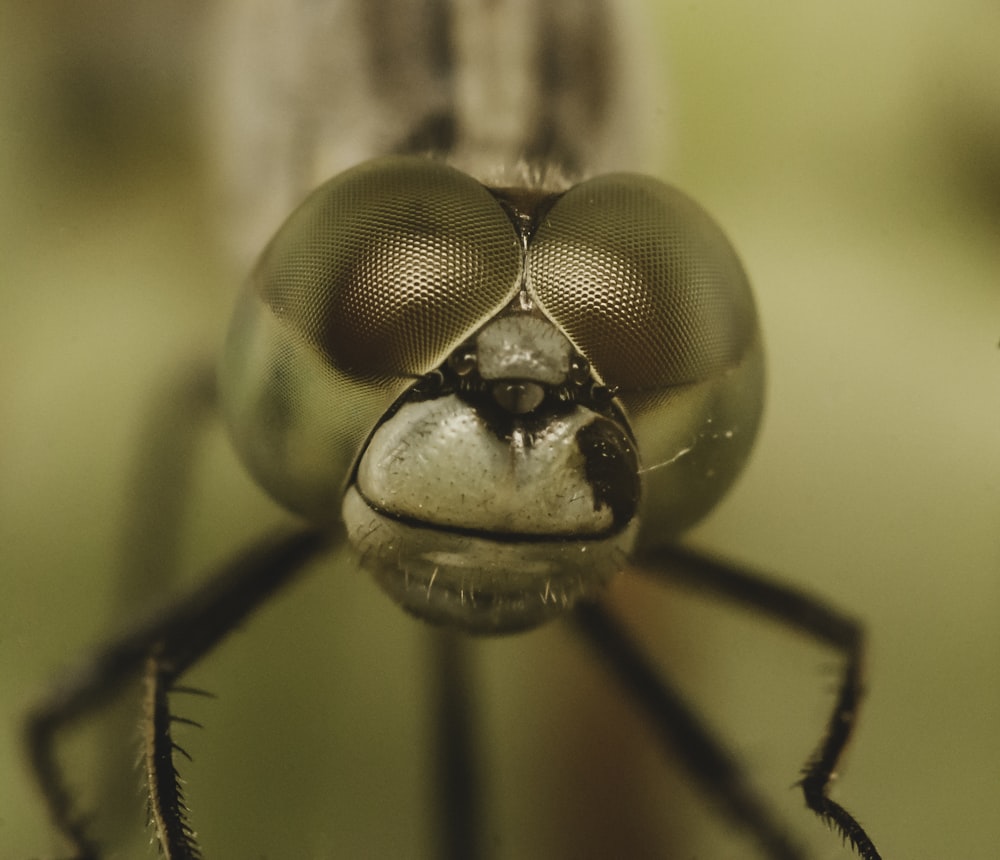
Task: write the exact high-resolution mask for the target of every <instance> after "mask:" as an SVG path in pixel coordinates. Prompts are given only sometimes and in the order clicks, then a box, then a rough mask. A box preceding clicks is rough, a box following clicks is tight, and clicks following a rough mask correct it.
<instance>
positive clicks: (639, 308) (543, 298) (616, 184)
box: [528, 174, 757, 392]
mask: <svg viewBox="0 0 1000 860" xmlns="http://www.w3.org/2000/svg"><path fill="white" fill-rule="evenodd" d="M528 271H529V282H530V286H531V290H532V292H533V294H534V295H535V296H537V298H538V301H539V304H540V305H541V306H542V308H543V309H544V310H545V311H546V313H548V315H549V316H550V317H551V318H552V319H553V320H554V321H555V322H556V323H557V325H559V326H560V327H561V328H562V329H563V330H564V331H565V332H566V334H567V335H568V336H569V338H570V340H571V341H572V342H573V344H574V345H575V346H576V347H577V349H579V350H580V352H581V353H583V355H584V356H585V357H586V358H587V359H588V360H589V361H590V363H591V364H592V366H593V367H594V368H595V370H596V371H597V373H598V374H599V375H600V376H601V378H602V379H603V381H604V382H605V383H606V384H607V385H608V386H610V387H611V388H612V389H615V390H618V391H621V392H628V391H648V390H658V389H663V388H665V387H668V386H676V385H683V384H686V383H691V382H698V381H699V380H702V379H705V378H706V377H709V376H711V375H713V374H715V373H718V372H720V371H723V370H725V369H726V368H729V367H732V366H734V365H735V364H737V363H738V362H739V361H740V360H741V359H742V357H743V355H744V354H745V353H746V351H747V348H748V346H749V344H750V342H751V340H752V339H753V337H754V333H755V331H756V325H757V321H756V314H755V312H754V305H753V298H752V296H751V293H750V286H749V284H748V283H747V279H746V275H745V274H744V273H743V268H742V266H741V265H740V262H739V260H738V259H737V257H736V253H735V252H734V251H733V248H732V246H731V245H730V244H729V241H728V240H727V239H726V237H725V235H724V234H723V233H722V231H721V230H720V229H719V227H718V225H717V224H716V223H715V222H714V221H713V220H712V219H711V218H710V217H709V215H708V214H707V213H706V212H705V211H704V210H703V209H702V208H701V207H700V206H698V204H697V203H695V202H694V201H693V200H691V199H690V198H689V197H687V196H685V195H684V194H682V193H681V192H679V191H677V190H676V189H674V188H671V187H669V186H667V185H664V184H663V183H661V182H658V181H656V180H654V179H649V178H648V177H644V176H637V175H632V174H611V175H607V176H600V177H597V178H596V179H592V180H590V181H588V182H583V183H581V184H580V185H577V186H575V187H573V188H571V189H570V190H569V191H567V192H566V194H565V195H563V196H562V197H561V198H560V199H559V200H558V201H556V203H555V204H554V205H553V206H552V208H551V209H550V210H549V211H548V213H547V214H546V215H545V216H544V217H543V218H542V221H541V223H540V224H539V226H538V229H537V232H536V233H535V235H534V237H533V238H532V242H531V247H530V250H529V268H528Z"/></svg>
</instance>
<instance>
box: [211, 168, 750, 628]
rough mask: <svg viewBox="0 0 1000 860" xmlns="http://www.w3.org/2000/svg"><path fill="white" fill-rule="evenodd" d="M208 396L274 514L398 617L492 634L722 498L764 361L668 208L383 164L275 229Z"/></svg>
mask: <svg viewBox="0 0 1000 860" xmlns="http://www.w3.org/2000/svg"><path fill="white" fill-rule="evenodd" d="M220 380H221V388H222V392H223V402H224V408H225V412H226V416H227V420H228V422H229V426H230V430H231V434H232V437H233V439H234V442H235V444H236V447H237V449H238V451H239V453H240V455H241V457H242V458H243V460H244V462H245V463H246V464H247V466H248V467H249V468H250V470H251V472H252V473H253V474H254V476H255V477H256V479H257V480H258V481H259V482H260V483H261V485H262V486H263V487H264V488H265V489H266V490H267V491H268V492H270V493H271V494H272V495H273V496H274V497H275V498H276V499H277V500H278V501H279V502H281V503H282V504H284V505H285V506H287V507H288V508H290V509H292V510H294V511H296V512H298V513H300V514H302V515H303V516H305V517H307V518H308V519H310V520H313V521H315V522H318V523H331V524H332V523H335V522H337V521H339V520H342V521H343V522H344V524H345V526H346V529H347V534H348V537H349V539H350V541H351V543H352V544H353V545H354V547H355V548H356V550H357V552H358V554H359V557H360V559H361V560H362V563H363V564H364V565H365V566H366V567H368V568H369V569H370V570H371V571H372V572H373V573H374V575H375V577H376V579H377V581H378V582H379V583H380V585H381V586H382V587H383V588H384V589H385V590H386V591H387V592H388V593H389V594H391V595H392V597H393V598H394V599H395V600H397V601H398V602H400V603H401V604H402V605H403V606H404V607H405V608H406V609H407V610H409V611H410V612H412V613H414V614H416V615H419V616H421V617H423V618H427V619H429V620H432V621H437V622H443V623H449V624H454V625H458V626H460V627H464V628H466V629H468V630H471V631H474V632H482V633H491V632H504V631H509V630H517V629H523V628H528V627H532V626H535V625H537V624H539V623H541V622H542V621H544V620H546V619H548V618H550V617H553V616H554V615H556V614H558V613H559V612H561V611H563V610H565V609H566V608H567V607H569V606H571V605H572V604H573V602H574V601H576V600H577V599H579V598H583V597H587V596H592V595H594V594H595V593H596V592H598V591H599V590H600V588H601V587H602V586H603V585H604V584H605V583H606V582H607V581H608V580H609V579H610V578H611V577H612V576H613V575H614V574H615V573H617V572H618V571H620V570H622V569H623V568H624V567H625V566H626V562H627V558H628V556H629V554H630V553H631V552H632V550H633V549H634V548H635V547H636V546H637V545H638V544H649V543H654V542H663V541H668V540H670V539H672V538H673V537H674V536H676V535H677V534H678V533H680V532H681V531H683V530H684V529H685V528H687V527H688V526H689V525H691V524H692V523H693V522H695V521H696V520H698V519H699V518H700V517H702V516H703V515H704V514H705V513H706V512H707V511H708V510H709V509H710V508H711V507H712V506H713V505H714V504H715V503H716V502H717V501H718V500H719V499H720V498H721V497H722V495H723V494H724V493H725V492H726V490H727V489H728V487H729V486H730V485H731V483H732V482H733V480H734V479H735V477H736V475H737V474H738V472H739V471H740V469H741V468H742V466H743V463H744V462H745V460H746V458H747V455H748V453H749V450H750V447H751V445H752V442H753V438H754V435H755V432H756V428H757V424H758V422H759V418H760V411H761V403H762V391H763V358H762V349H761V343H760V334H759V330H758V325H757V316H756V311H755V309H754V304H753V298H752V295H751V292H750V288H749V285H748V283H747V279H746V276H745V274H744V272H743V269H742V267H741V265H740V263H739V260H738V259H737V257H736V254H735V252H734V251H733V249H732V247H731V246H730V244H729V242H728V241H727V240H726V238H725V236H724V235H723V233H722V232H721V230H720V229H719V227H718V226H717V225H716V224H715V223H714V222H713V221H712V219H711V218H710V217H709V216H708V215H707V214H706V213H705V212H704V211H703V210H702V209H701V208H700V207H699V206H697V204H695V203H694V202H693V201H691V200H690V199H689V198H687V197H685V196H684V195H683V194H681V193H680V192H678V191H676V190H675V189H672V188H670V187H668V186H666V185H663V184H662V183H660V182H658V181H656V180H653V179H649V178H645V177H640V176H635V175H631V174H613V175H608V176H602V177H597V178H595V179H591V180H588V181H585V182H582V183H580V184H579V185H576V186H573V187H572V188H570V189H569V190H567V191H563V192H557V193H553V192H546V191H543V190H532V189H519V190H504V189H488V188H486V187H485V186H483V185H481V184H480V183H479V182H477V181H476V180H474V179H472V178H471V177H469V176H467V175H465V174H463V173H460V172H459V171H457V170H455V169H453V168H451V167H448V166H446V165H444V164H442V163H439V162H435V161H431V160H427V159H418V158H409V157H406V158H404V157H398V158H387V159H379V160H376V161H372V162H367V163H365V164H362V165H360V166H359V167H357V168H354V169H353V170H349V171H347V172H346V173H344V174H341V175H340V176H338V177H336V178H334V179H333V180H331V181H330V182H328V183H326V184H325V185H323V186H322V187H321V188H319V189H318V190H317V191H315V192H314V193H313V194H312V195H311V196H310V197H309V198H308V199H307V200H306V201H305V203H304V204H303V205H302V206H301V207H300V208H299V209H298V210H297V211H296V212H295V213H294V214H293V215H292V216H291V217H290V218H289V219H288V221H287V222H286V223H285V225H284V226H283V227H282V229H281V230H280V231H279V233H278V234H277V236H276V237H275V238H274V240H273V241H272V242H271V244H270V245H269V246H268V248H267V249H266V250H265V252H264V254H263V256H262V258H261V260H260V262H259V264H258V266H257V268H256V270H255V272H254V274H253V276H252V277H251V279H250V281H249V283H248V285H247V287H246V288H245V290H244V292H243V294H242V297H241V298H240V301H239V304H238V306H237V309H236V313H235V316H234V319H233V322H232V325H231V328H230V332H229V337H228V339H227V343H226V349H225V353H224V356H223V361H222V366H221V371H220Z"/></svg>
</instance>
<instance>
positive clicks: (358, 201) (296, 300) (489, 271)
mask: <svg viewBox="0 0 1000 860" xmlns="http://www.w3.org/2000/svg"><path fill="white" fill-rule="evenodd" d="M521 268H522V251H521V248H520V246H519V242H518V238H517V235H516V232H515V230H514V227H513V224H512V223H511V221H510V219H509V218H508V217H507V215H506V214H505V213H504V212H503V210H502V209H501V208H500V206H499V204H498V203H497V202H496V200H495V199H494V198H493V197H492V195H491V194H490V193H489V192H488V191H487V190H486V189H485V188H484V187H483V186H482V185H480V184H479V183H478V182H476V181H475V180H474V179H472V178H471V177H469V176H466V175H465V174H463V173H460V172H459V171H457V170H454V169H453V168H450V167H447V166H446V165H444V164H441V163H438V162H434V161H429V160H427V159H418V158H387V159H379V160H376V161H372V162H368V163H366V164H363V165H361V166H360V167H358V168H355V169H353V170H350V171H347V172H346V173H343V174H341V175H340V176H338V177H336V178H335V179H333V180H332V181H330V182H328V183H326V184H325V185H323V186H322V187H321V188H319V189H318V190H317V191H316V192H314V193H313V194H312V195H311V196H310V197H309V198H308V199H307V200H306V202H305V203H303V204H302V206H301V207H300V208H299V209H298V210H297V211H296V212H295V213H294V214H293V215H292V216H291V218H289V220H288V221H287V222H286V223H285V225H284V226H283V227H282V229H281V231H280V232H279V233H278V235H277V236H276V237H275V239H274V240H273V241H272V242H271V244H270V245H269V246H268V248H267V250H266V251H265V253H264V255H263V257H262V259H261V261H260V263H259V265H258V267H257V270H256V272H255V275H254V285H255V288H256V290H257V292H258V294H259V296H260V298H261V300H262V301H263V302H264V304H265V305H266V306H268V307H269V308H270V310H271V312H272V313H273V314H274V316H276V317H277V318H279V319H280V320H283V321H284V322H285V323H286V324H287V325H288V326H289V328H290V331H291V333H292V336H295V337H299V338H301V339H303V340H305V341H306V342H308V343H310V344H311V345H312V346H313V347H314V348H315V349H317V350H318V351H319V352H320V353H321V354H322V355H323V356H324V357H325V359H326V360H327V361H328V363H329V365H330V366H331V367H332V368H334V369H336V370H337V371H339V372H340V373H343V374H346V375H348V376H350V377H353V378H359V379H385V378H389V377H400V376H419V375H421V374H424V373H427V372H428V371H430V370H431V369H432V368H434V367H436V366H438V365H439V364H441V362H443V361H444V360H445V358H446V357H447V356H448V354H449V353H450V352H451V351H452V350H453V349H454V348H455V347H456V346H457V345H459V344H460V343H461V342H462V341H463V340H464V339H465V338H466V337H468V335H469V334H470V333H471V332H472V331H474V330H475V329H476V328H477V327H478V326H480V325H482V324H483V323H484V322H485V321H486V320H488V319H489V318H490V317H491V316H493V315H494V314H495V313H496V312H497V311H498V310H500V309H501V308H502V307H504V306H505V305H506V304H507V303H508V302H509V301H510V299H511V298H512V296H513V295H514V294H515V293H516V291H517V287H518V282H519V279H520V275H521Z"/></svg>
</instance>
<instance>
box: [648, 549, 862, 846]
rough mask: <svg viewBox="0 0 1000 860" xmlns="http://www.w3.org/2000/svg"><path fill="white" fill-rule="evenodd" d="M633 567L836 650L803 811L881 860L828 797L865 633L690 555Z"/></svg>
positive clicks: (846, 734)
mask: <svg viewBox="0 0 1000 860" xmlns="http://www.w3.org/2000/svg"><path fill="white" fill-rule="evenodd" d="M635 561H636V564H637V565H638V567H639V569H640V571H641V572H643V573H646V574H648V575H650V576H653V577H656V578H658V579H667V580H673V581H677V582H681V583H683V584H684V585H685V586H687V587H690V588H693V589H697V590H700V591H705V592H711V593H713V594H715V595H717V596H719V597H722V598H724V599H726V600H729V601H730V602H732V603H734V604H737V605H739V606H742V607H744V608H748V609H753V610H756V611H758V612H760V613H762V614H764V615H767V616H770V617H771V618H773V619H774V620H776V621H778V622H780V623H782V624H784V625H785V626H787V627H790V628H792V629H794V630H797V631H799V632H800V633H803V634H805V635H807V636H809V637H811V638H813V639H815V640H817V641H819V642H821V643H823V644H825V645H828V646H830V647H833V648H835V649H836V650H837V651H838V652H839V653H840V654H842V655H843V656H844V658H845V660H846V665H845V668H844V675H843V678H842V679H841V682H840V687H839V690H838V693H837V700H836V703H835V704H834V708H833V712H832V714H831V715H830V720H829V722H828V724H827V728H826V733H825V735H824V737H823V740H822V741H821V743H820V745H819V747H818V749H817V751H816V753H815V755H813V757H812V758H810V759H809V761H808V762H807V763H806V765H805V767H804V768H803V770H802V779H801V780H800V781H799V785H801V787H802V791H803V794H804V795H805V800H806V804H807V805H808V807H809V808H810V809H811V810H813V811H814V812H815V813H816V814H817V815H818V816H819V817H820V818H821V819H822V820H823V821H825V822H826V823H827V824H829V825H830V826H831V827H832V828H833V829H834V830H836V831H837V832H838V833H840V835H841V836H842V837H843V838H844V839H845V841H847V842H848V843H849V844H850V845H851V847H852V848H854V850H855V851H856V852H857V853H858V855H859V856H860V857H862V858H863V860H881V855H880V854H879V852H878V850H877V849H876V848H875V845H874V843H873V842H872V840H871V838H870V837H869V836H868V834H867V833H866V832H865V830H864V828H863V827H862V826H861V825H860V824H859V823H858V822H857V820H856V819H855V818H854V817H853V816H852V815H851V814H850V813H849V812H848V811H847V810H846V809H844V807H842V806H841V805H840V804H838V803H837V802H836V801H834V800H831V799H830V797H829V796H828V792H829V789H830V783H831V781H832V779H833V776H834V774H835V772H836V769H837V763H838V762H839V760H840V757H841V755H842V754H843V752H844V749H845V747H846V746H847V743H848V741H849V740H850V737H851V732H852V731H853V729H854V725H855V722H856V720H857V713H858V706H859V703H860V699H861V695H862V692H863V681H862V665H863V657H864V631H863V630H862V628H861V625H860V624H859V623H858V622H857V621H856V620H855V619H853V618H850V617H848V616H846V615H843V614H841V613H840V612H838V611H836V610H835V609H833V608H831V607H830V606H827V605H826V604H824V603H823V602H822V601H820V600H819V599H818V598H815V597H813V596H811V595H809V594H806V593H804V592H801V591H799V590H797V589H795V588H792V587H790V586H787V585H782V584H780V583H777V582H773V581H771V580H769V579H768V578H767V577H765V576H763V575H761V574H758V573H755V572H752V571H745V570H739V569H737V568H734V567H731V566H729V565H726V564H724V563H722V562H719V561H717V560H714V559H711V558H708V557H706V556H703V555H700V554H698V553H695V552H692V551H690V550H686V549H681V548H679V547H659V548H656V549H653V550H649V551H646V552H644V553H643V554H641V555H640V556H639V557H638V558H637V559H636V560H635ZM776 856H777V855H776Z"/></svg>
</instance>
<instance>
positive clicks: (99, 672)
mask: <svg viewBox="0 0 1000 860" xmlns="http://www.w3.org/2000/svg"><path fill="white" fill-rule="evenodd" d="M339 540H340V535H339V534H338V535H330V534H326V533H324V532H320V531H316V530H303V531H298V532H294V533H292V534H288V533H285V534H283V535H280V536H272V537H270V538H268V539H265V540H262V541H259V542H258V543H256V544H254V545H252V546H251V547H250V548H248V549H246V550H244V551H242V552H240V553H238V554H236V555H235V556H234V557H233V558H232V559H231V560H230V562H229V563H228V564H226V565H225V566H224V567H223V568H222V569H221V570H219V571H218V572H217V573H216V574H215V575H214V576H213V577H211V578H210V579H208V580H207V581H206V582H205V584H204V585H202V586H201V587H200V588H199V589H198V590H197V591H195V592H193V593H192V594H190V595H188V596H186V597H184V598H183V599H181V600H179V601H178V602H177V603H175V604H173V605H172V606H169V607H167V608H166V609H165V610H164V611H163V612H161V613H159V614H157V615H155V616H154V617H152V618H150V619H149V620H148V621H147V622H146V623H145V624H143V625H140V626H139V627H137V628H136V629H135V630H133V631H132V632H131V633H128V634H126V635H124V636H122V637H120V638H119V639H117V640H116V641H114V642H112V643H110V644H108V645H106V646H105V647H104V648H102V649H101V650H100V651H99V652H98V653H97V654H96V655H95V656H94V657H92V658H91V659H90V660H88V661H86V662H84V663H83V664H82V665H80V666H79V667H77V669H76V670H75V671H72V672H69V673H67V674H66V675H65V676H64V678H63V680H62V682H61V683H60V684H58V685H57V686H56V687H55V688H54V690H53V691H52V693H50V694H49V696H47V697H46V698H45V699H44V700H42V701H41V702H40V703H39V704H38V705H37V706H36V707H35V708H34V709H32V711H31V713H30V714H29V715H28V717H27V720H26V723H25V739H26V746H27V749H28V755H29V757H30V761H31V765H32V768H33V770H34V773H35V778H36V779H37V780H38V784H39V787H40V788H41V791H42V796H43V798H44V799H45V802H46V804H47V806H48V809H49V814H50V817H51V818H52V821H53V823H54V824H55V826H56V828H57V829H58V830H59V832H60V833H61V834H62V835H63V836H64V837H65V838H66V840H67V842H68V843H69V845H70V847H71V849H72V851H73V854H72V855H71V856H72V857H73V858H74V860H97V858H98V857H99V851H98V847H97V845H96V844H95V843H94V841H93V840H92V839H91V838H90V837H89V835H88V832H87V822H86V819H85V818H84V817H83V816H81V815H80V814H79V812H78V811H77V810H76V809H75V807H74V804H73V800H72V797H71V794H70V792H69V790H68V789H67V787H66V785H65V782H64V780H63V774H62V771H61V769H60V768H59V765H58V762H57V760H56V754H55V741H56V737H57V735H58V732H59V730H60V729H61V728H62V727H63V726H65V725H67V724H69V723H71V722H72V721H73V720H74V719H75V718H77V717H80V716H82V715H84V714H86V713H88V712H90V711H93V710H95V709H96V708H98V707H99V706H100V705H102V704H104V703H105V702H107V701H108V700H109V699H110V698H112V697H113V696H114V694H115V693H116V692H118V690H120V689H121V687H122V686H123V685H124V684H125V683H126V682H128V681H129V680H130V679H131V678H133V677H135V675H136V674H138V672H139V671H140V670H141V669H142V667H143V666H144V665H147V661H149V668H148V671H149V674H148V676H147V681H150V680H152V685H151V687H150V688H149V690H150V692H149V701H150V703H151V705H152V707H151V709H150V713H149V714H148V716H149V718H150V720H151V721H152V727H151V728H149V729H148V730H147V735H148V737H150V738H152V747H151V748H152V749H153V752H154V760H153V761H152V762H151V763H149V764H148V766H147V773H148V774H149V776H150V779H151V780H153V781H155V783H156V784H155V785H151V799H152V800H155V802H156V803H157V804H158V807H157V808H155V809H153V810H152V813H153V819H154V821H156V822H157V823H158V827H159V832H158V836H159V838H160V840H161V844H162V846H163V852H164V855H165V856H166V857H168V858H191V857H196V856H197V854H196V853H192V852H196V850H197V849H196V846H195V845H194V843H193V840H191V838H190V833H189V831H188V829H187V825H186V823H185V821H183V820H181V819H182V816H181V812H180V810H182V809H183V805H182V803H179V804H178V805H176V806H174V807H173V808H171V807H170V806H169V804H168V803H166V802H165V799H166V797H167V795H165V794H164V793H163V791H162V786H163V784H164V782H163V781H164V779H165V778H166V777H165V773H166V772H165V771H164V767H165V766H166V762H167V760H169V761H170V778H171V779H173V778H174V773H173V763H172V758H171V756H170V752H172V742H171V741H170V731H169V726H170V712H169V708H168V707H167V704H166V695H167V693H168V692H169V691H170V689H171V687H172V686H173V684H174V682H175V681H176V679H178V678H179V677H180V676H181V675H182V674H183V673H184V672H185V671H186V670H187V669H188V668H189V667H190V666H191V665H192V664H194V663H196V662H197V661H198V660H199V659H201V657H203V656H204V655H205V654H207V653H208V652H209V651H210V650H211V649H212V648H213V647H214V646H215V645H217V644H218V643H219V641H220V640H221V639H222V638H223V637H224V636H226V634H228V633H229V632H231V631H232V630H233V629H234V628H235V627H236V626H238V625H239V624H240V623H241V622H242V621H243V620H244V619H245V618H246V617H247V616H248V615H249V614H250V613H251V612H253V610H255V609H256V608H257V607H258V606H260V605H261V604H262V603H264V602H265V601H266V600H267V599H268V598H269V597H271V596H273V595H274V593H275V592H276V591H277V590H278V589H280V588H282V587H284V586H286V585H287V584H288V583H289V582H291V580H293V579H294V578H295V576H296V575H297V574H298V573H300V572H301V571H302V570H303V569H304V567H305V566H306V564H307V563H308V562H309V561H311V560H312V559H313V558H315V557H316V556H317V555H318V554H319V553H321V552H324V551H326V550H328V549H331V548H332V547H333V546H334V545H335V544H336V543H337V542H338V541H339ZM164 744H170V752H168V753H167V754H166V757H165V756H164V750H165V749H167V747H165V746H164ZM174 786H175V788H176V782H174ZM168 794H169V793H168ZM156 798H161V799H160V800H156ZM179 800H180V799H179V798H178V801H179ZM161 821H162V822H163V824H162V825H160V822H161ZM178 834H180V835H178ZM185 834H187V835H185ZM185 852H187V853H185Z"/></svg>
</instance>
